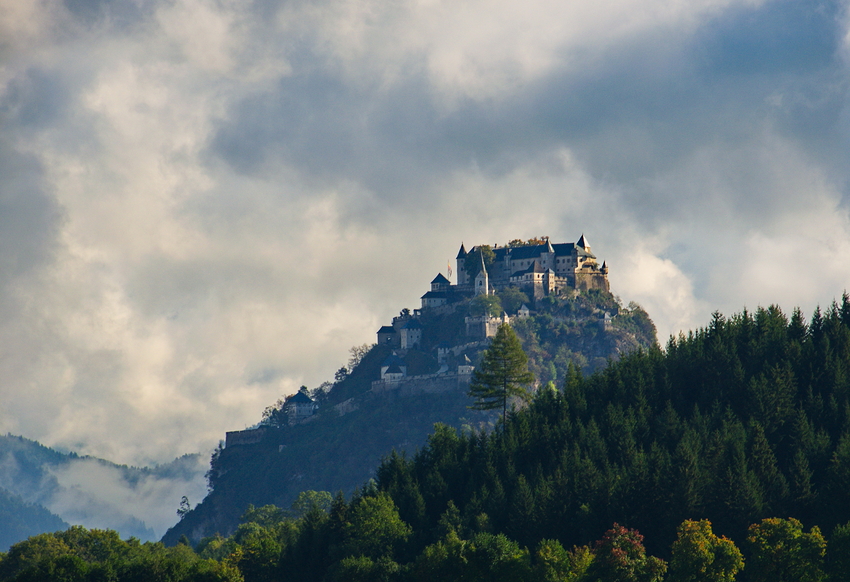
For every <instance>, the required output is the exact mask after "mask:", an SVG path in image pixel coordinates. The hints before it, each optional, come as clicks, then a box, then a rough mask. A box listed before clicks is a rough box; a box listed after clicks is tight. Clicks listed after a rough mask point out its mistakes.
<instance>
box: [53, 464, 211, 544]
mask: <svg viewBox="0 0 850 582" xmlns="http://www.w3.org/2000/svg"><path fill="white" fill-rule="evenodd" d="M179 461H180V460H179V459H178V462H179ZM183 461H184V462H183V463H182V464H183V465H185V466H184V467H182V469H183V470H182V471H179V472H178V474H175V475H162V474H158V473H157V472H156V471H153V472H146V473H141V474H135V473H132V474H130V475H126V474H124V471H122V469H121V468H120V467H115V466H111V465H107V464H104V463H102V462H100V461H98V460H96V459H79V460H75V461H72V462H70V463H67V464H64V465H60V466H58V467H56V468H54V469H53V470H52V471H51V472H50V476H51V477H52V478H53V479H55V483H56V488H55V489H54V490H53V491H52V493H51V494H50V496H49V497H48V498H47V499H45V500H44V501H43V505H44V506H45V507H46V508H47V509H49V510H50V511H52V512H53V513H55V514H57V515H59V516H60V517H62V519H64V520H65V521H67V522H68V523H72V524H79V525H83V526H85V527H88V528H98V529H114V530H116V531H118V532H120V533H121V535H122V537H130V536H134V537H137V538H139V539H140V540H142V541H148V540H150V541H156V540H158V539H159V538H161V537H162V536H163V534H165V532H166V530H167V529H168V528H169V527H171V526H172V525H174V522H175V521H176V517H175V515H176V511H177V508H178V507H179V505H180V500H181V498H182V497H183V496H184V495H185V496H186V497H187V498H188V499H189V500H190V503H191V504H196V503H198V502H199V501H200V500H201V499H203V497H204V496H205V495H206V486H205V484H204V481H203V479H202V478H199V477H200V476H201V475H202V474H203V470H204V465H205V461H206V459H205V458H202V457H201V456H194V457H191V458H189V459H184V460H183ZM188 461H191V462H188ZM128 477H129V479H128Z"/></svg>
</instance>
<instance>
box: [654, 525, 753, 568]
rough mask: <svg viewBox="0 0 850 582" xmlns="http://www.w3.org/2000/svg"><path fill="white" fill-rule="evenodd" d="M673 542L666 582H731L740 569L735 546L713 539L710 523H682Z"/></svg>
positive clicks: (728, 540) (741, 560) (738, 555)
mask: <svg viewBox="0 0 850 582" xmlns="http://www.w3.org/2000/svg"><path fill="white" fill-rule="evenodd" d="M677 533H678V538H677V539H676V541H675V542H673V548H672V556H671V558H670V571H669V572H668V575H667V578H666V580H667V582H733V581H734V580H735V576H736V575H737V574H738V572H740V571H741V570H742V569H743V567H744V558H743V556H742V555H741V551H740V550H739V549H738V547H737V546H736V545H735V543H734V542H733V541H732V540H730V539H728V538H726V537H717V536H716V535H714V532H713V531H712V530H711V522H710V521H708V520H707V519H703V520H700V521H691V520H689V519H688V520H685V521H684V522H682V524H681V525H680V526H679V529H678V532H677Z"/></svg>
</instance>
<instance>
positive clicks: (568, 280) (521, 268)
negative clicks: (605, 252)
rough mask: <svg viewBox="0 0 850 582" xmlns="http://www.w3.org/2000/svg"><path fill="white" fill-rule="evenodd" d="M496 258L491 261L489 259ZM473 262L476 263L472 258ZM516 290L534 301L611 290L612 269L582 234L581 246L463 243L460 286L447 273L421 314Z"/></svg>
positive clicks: (434, 285) (424, 301)
mask: <svg viewBox="0 0 850 582" xmlns="http://www.w3.org/2000/svg"><path fill="white" fill-rule="evenodd" d="M490 253H492V262H489V264H487V262H486V261H485V255H487V254H490ZM470 258H473V260H472V261H470V260H469V259H470ZM511 286H513V287H517V288H518V289H520V290H521V291H523V292H525V293H526V294H527V295H528V296H529V298H530V299H531V300H532V301H538V300H540V299H542V298H543V297H545V296H547V295H560V294H562V293H564V292H566V291H568V290H572V289H575V290H578V291H587V290H589V289H601V290H603V291H608V290H609V286H608V265H607V263H605V262H604V261H603V263H602V266H601V267H600V266H599V264H598V263H597V261H596V256H595V255H594V254H593V252H591V250H590V244H589V243H588V242H587V239H586V238H585V236H584V235H583V234H582V235H581V238H579V239H578V242H576V243H575V244H573V243H557V244H552V243H551V242H549V240H548V239H547V240H546V241H545V242H544V243H543V244H538V245H523V246H501V247H500V246H499V245H496V246H495V247H493V248H492V249H491V248H490V247H472V249H471V250H470V251H469V252H467V251H466V248H465V247H464V245H463V243H461V245H460V250H459V251H458V254H457V284H455V285H452V284H451V281H449V280H448V279H447V278H446V277H444V276H443V274H442V273H440V274H438V275H437V277H436V278H435V279H434V280H433V281H431V290H430V291H428V292H427V293H425V295H423V296H422V309H427V308H430V307H439V306H441V305H446V304H448V303H454V302H456V301H461V300H463V299H467V298H469V297H471V296H474V295H482V294H483V295H490V294H492V293H495V292H496V291H499V290H501V289H504V288H506V287H511Z"/></svg>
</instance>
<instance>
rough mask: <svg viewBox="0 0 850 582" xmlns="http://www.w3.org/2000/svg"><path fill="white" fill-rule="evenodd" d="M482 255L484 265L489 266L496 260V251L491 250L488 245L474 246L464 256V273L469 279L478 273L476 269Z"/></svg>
mask: <svg viewBox="0 0 850 582" xmlns="http://www.w3.org/2000/svg"><path fill="white" fill-rule="evenodd" d="M482 255H483V256H484V267H485V268H488V269H489V268H490V265H492V264H493V261H495V260H496V253H494V252H493V249H492V248H491V247H490V245H479V246H477V247H474V248H473V249H472V250H471V251H470V252H469V253H467V255H466V258H465V259H464V268H465V269H466V274H467V275H468V276H469V277H470V279H473V278H475V275H477V274H478V271H479V270H480V268H481V256H482Z"/></svg>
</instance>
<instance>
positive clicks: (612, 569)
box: [586, 523, 667, 582]
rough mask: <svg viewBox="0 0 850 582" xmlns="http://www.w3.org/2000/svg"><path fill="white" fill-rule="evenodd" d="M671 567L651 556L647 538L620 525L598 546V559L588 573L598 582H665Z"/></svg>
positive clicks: (594, 560)
mask: <svg viewBox="0 0 850 582" xmlns="http://www.w3.org/2000/svg"><path fill="white" fill-rule="evenodd" d="M666 570H667V564H666V563H665V562H664V560H661V559H660V558H656V557H654V556H647V555H646V549H645V548H644V547H643V536H642V535H641V534H640V533H639V532H638V531H637V530H634V529H627V528H625V527H623V526H621V525H619V524H617V523H615V524H614V526H613V527H612V528H611V529H609V530H608V531H606V532H605V535H604V536H603V537H602V539H601V540H599V541H597V542H596V555H595V556H594V558H593V562H591V564H590V567H589V568H588V569H587V578H586V579H587V580H593V581H594V582H596V581H599V582H661V580H662V579H663V577H664V572H665V571H666Z"/></svg>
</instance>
